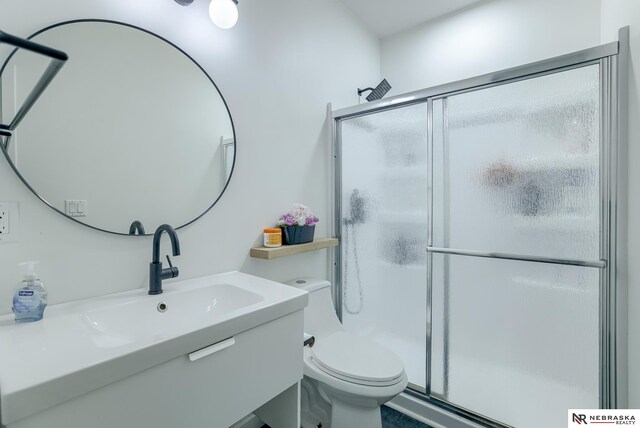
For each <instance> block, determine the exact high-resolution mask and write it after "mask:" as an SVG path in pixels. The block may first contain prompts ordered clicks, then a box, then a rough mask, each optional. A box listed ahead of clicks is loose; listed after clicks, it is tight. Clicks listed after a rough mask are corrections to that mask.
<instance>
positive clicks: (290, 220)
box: [277, 204, 320, 227]
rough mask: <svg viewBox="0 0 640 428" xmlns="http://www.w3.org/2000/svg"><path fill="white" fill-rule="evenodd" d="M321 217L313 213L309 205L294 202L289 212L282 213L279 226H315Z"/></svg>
mask: <svg viewBox="0 0 640 428" xmlns="http://www.w3.org/2000/svg"><path fill="white" fill-rule="evenodd" d="M319 221H320V219H319V218H318V217H316V216H314V215H313V213H312V212H311V210H310V209H309V207H307V206H305V205H302V204H293V206H292V207H291V209H290V210H289V212H287V213H286V214H282V216H280V218H279V219H278V222H277V224H278V226H280V227H287V226H305V225H306V226H313V225H315V224H316V223H318V222H319Z"/></svg>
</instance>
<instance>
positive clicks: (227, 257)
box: [0, 0, 380, 313]
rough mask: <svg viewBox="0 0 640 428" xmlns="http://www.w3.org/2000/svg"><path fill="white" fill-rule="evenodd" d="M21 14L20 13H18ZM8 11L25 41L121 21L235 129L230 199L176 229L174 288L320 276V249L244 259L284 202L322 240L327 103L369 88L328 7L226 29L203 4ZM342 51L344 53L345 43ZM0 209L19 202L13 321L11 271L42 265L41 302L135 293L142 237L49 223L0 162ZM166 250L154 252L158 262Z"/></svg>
mask: <svg viewBox="0 0 640 428" xmlns="http://www.w3.org/2000/svg"><path fill="white" fill-rule="evenodd" d="M27 3H28V4H27ZM27 3H25V2H23V1H19V0H6V1H3V2H1V3H0V28H2V30H4V31H6V32H9V33H13V34H17V35H21V36H27V35H29V34H31V33H33V32H34V31H36V30H38V29H40V28H42V27H44V26H47V25H50V24H53V23H56V22H59V21H63V20H69V19H77V18H89V17H91V18H106V19H114V20H121V21H126V22H129V23H133V24H136V25H139V26H141V27H144V28H146V29H149V30H151V31H154V32H156V33H158V34H160V35H162V36H164V37H166V38H168V39H169V40H171V41H173V42H174V43H176V44H177V45H178V46H180V47H182V48H183V49H185V50H186V51H187V52H188V53H189V54H190V55H192V56H193V57H194V58H195V59H196V60H197V61H198V62H199V63H200V64H201V65H202V66H203V67H204V68H205V69H206V70H207V72H208V73H209V74H210V75H211V76H212V78H213V79H214V80H215V81H216V83H217V84H218V86H219V88H220V90H221V92H222V94H223V95H224V96H225V98H226V100H227V102H228V104H229V108H230V110H231V113H232V115H233V119H234V122H235V126H236V130H237V142H238V146H237V158H238V160H237V165H236V170H235V172H234V176H233V177H232V179H231V183H230V185H229V188H228V189H227V192H226V193H225V195H224V196H223V197H222V199H221V200H220V202H219V205H218V206H216V207H215V208H214V209H213V210H212V211H211V212H210V213H208V214H207V215H206V216H205V217H204V218H202V219H201V220H199V221H198V222H196V223H195V224H193V225H192V226H190V227H188V228H186V229H184V230H181V231H179V235H180V240H181V244H182V254H183V255H182V256H180V257H177V258H176V259H175V260H174V262H175V264H176V265H177V266H178V267H179V268H180V271H181V277H182V278H190V277H197V276H201V275H205V274H211V273H216V272H224V271H229V270H236V269H238V270H242V271H244V272H248V273H253V274H257V275H260V276H263V277H266V278H270V279H274V280H286V279H290V278H292V277H295V276H298V275H316V276H319V277H325V276H326V267H327V263H326V254H325V252H324V251H319V252H315V253H307V254H303V255H299V256H295V257H292V258H286V259H281V260H276V261H263V260H256V259H251V258H249V255H248V254H249V248H250V247H252V246H254V245H257V244H258V243H259V242H260V240H259V239H260V238H261V233H262V229H263V228H264V227H266V226H272V225H273V224H274V222H275V220H276V218H277V217H278V215H279V214H280V213H281V212H282V211H283V210H285V209H287V208H288V207H289V205H290V204H291V203H293V202H302V203H306V204H307V205H309V206H311V207H312V208H314V209H315V211H316V214H317V215H318V216H319V217H320V218H321V222H320V224H319V225H318V227H317V231H316V233H317V234H318V235H319V236H323V235H326V234H327V225H328V221H327V220H328V217H329V212H328V209H329V208H328V207H329V205H328V186H327V184H326V183H327V182H328V172H327V171H328V156H327V153H328V152H327V135H326V132H325V131H324V128H323V126H324V119H325V114H326V104H327V102H330V101H331V102H333V103H334V104H335V105H336V106H338V107H341V106H347V105H351V104H355V103H356V102H357V95H355V89H356V88H357V87H358V86H362V85H363V84H365V83H366V82H371V81H375V80H377V79H378V78H379V63H380V57H379V44H378V40H377V38H376V37H375V36H373V35H372V34H371V33H370V32H368V31H367V30H366V29H364V28H363V27H362V26H361V25H360V24H359V22H358V21H356V20H355V19H354V18H352V16H351V15H350V14H349V12H348V11H347V9H346V8H344V7H343V6H342V4H341V3H340V2H339V1H337V0H308V1H304V2H302V1H297V0H270V1H262V0H244V1H242V2H241V3H240V6H239V8H240V20H239V22H238V25H237V26H236V27H235V28H234V29H232V30H228V31H223V30H219V29H217V28H216V27H215V26H214V25H213V24H212V23H211V21H210V20H209V18H208V14H207V6H208V2H207V1H196V2H194V4H193V5H192V6H190V7H188V8H185V7H181V6H179V5H177V4H176V3H175V2H174V1H172V0H164V1H154V0H136V1H130V0H62V1H56V2H51V1H47V0H32V1H29V2H27ZM345 41H347V42H345ZM0 201H19V202H20V209H21V227H20V229H21V230H20V232H21V236H20V241H19V242H18V243H3V244H0V313H10V312H11V309H10V305H11V296H12V293H13V287H14V285H15V284H16V283H17V281H19V280H20V278H21V272H20V270H19V268H18V266H17V264H18V263H19V262H21V261H23V260H27V259H36V260H40V261H41V266H40V269H39V271H40V274H41V277H42V279H43V281H44V282H45V283H46V284H47V286H48V288H49V293H50V301H51V303H58V302H62V301H69V300H75V299H80V298H83V297H89V296H97V295H102V294H105V293H111V292H117V291H121V290H128V289H133V288H137V287H145V286H146V285H147V280H148V263H149V261H150V258H151V239H150V238H128V237H121V236H111V235H107V234H104V233H100V232H96V231H93V230H91V229H89V228H85V227H82V226H80V225H78V224H75V223H73V222H72V221H70V220H68V219H66V218H64V217H62V216H60V215H58V214H56V213H54V212H53V211H51V210H50V209H49V208H48V207H46V206H45V205H44V204H43V203H42V202H40V201H39V200H38V199H36V197H35V196H33V195H32V194H31V193H30V192H29V191H28V190H27V189H26V188H25V187H24V185H23V184H22V183H21V182H20V181H19V180H18V178H17V177H16V176H15V174H14V173H13V172H12V171H11V169H10V168H9V166H8V164H7V163H6V162H5V161H4V160H1V161H0ZM167 244H168V242H165V243H164V245H165V247H164V248H163V250H164V251H165V252H168V247H167Z"/></svg>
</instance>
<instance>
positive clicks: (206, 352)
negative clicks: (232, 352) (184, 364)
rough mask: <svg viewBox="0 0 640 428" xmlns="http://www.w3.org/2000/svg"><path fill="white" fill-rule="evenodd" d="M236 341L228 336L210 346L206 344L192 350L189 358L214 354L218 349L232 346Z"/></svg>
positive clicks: (197, 358) (193, 359)
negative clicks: (203, 346) (204, 346)
mask: <svg viewBox="0 0 640 428" xmlns="http://www.w3.org/2000/svg"><path fill="white" fill-rule="evenodd" d="M235 343H236V340H235V339H234V338H233V337H230V338H228V339H226V340H223V341H222V342H218V343H214V344H213V345H211V346H207V347H206V348H202V349H199V350H197V351H193V352H192V353H190V354H189V359H190V360H191V361H196V360H199V359H200V358H204V357H206V356H207V355H211V354H215V353H216V352H218V351H222V350H223V349H226V348H228V347H230V346H233V345H234V344H235Z"/></svg>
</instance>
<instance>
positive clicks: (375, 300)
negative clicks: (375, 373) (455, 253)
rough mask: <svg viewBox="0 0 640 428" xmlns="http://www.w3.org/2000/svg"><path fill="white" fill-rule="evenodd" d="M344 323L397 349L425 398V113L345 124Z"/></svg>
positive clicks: (400, 112)
mask: <svg viewBox="0 0 640 428" xmlns="http://www.w3.org/2000/svg"><path fill="white" fill-rule="evenodd" d="M341 133H342V141H343V144H342V153H341V158H342V164H343V168H342V190H341V193H342V197H341V199H342V204H341V205H342V216H341V219H340V223H341V229H342V234H341V235H342V239H341V247H340V249H341V253H342V269H341V273H342V278H341V284H342V296H341V300H342V322H343V324H344V326H345V328H346V329H347V330H349V331H352V332H356V333H357V334H360V335H363V336H367V337H369V338H371V339H373V340H375V341H377V342H378V343H380V344H382V345H384V346H386V347H387V348H389V349H393V350H394V351H395V352H396V353H397V354H398V355H399V356H400V357H401V358H402V360H403V361H404V364H405V370H406V372H407V375H408V377H409V382H410V383H411V384H412V385H413V387H414V388H417V389H419V390H422V391H424V388H425V386H426V384H425V380H426V377H425V370H426V353H427V344H426V336H427V332H426V328H427V317H426V306H425V302H426V291H427V287H426V285H427V264H426V259H427V257H426V252H425V248H426V246H427V105H426V103H422V104H417V105H413V106H410V107H405V108H399V109H394V110H388V111H385V112H381V113H377V114H371V115H367V116H362V117H357V118H353V119H350V120H345V121H344V122H343V123H342V124H341Z"/></svg>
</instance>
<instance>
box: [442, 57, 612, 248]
mask: <svg viewBox="0 0 640 428" xmlns="http://www.w3.org/2000/svg"><path fill="white" fill-rule="evenodd" d="M599 97H600V92H599V70H598V66H596V65H594V66H588V67H583V68H578V69H573V70H569V71H565V72H561V73H556V74H551V75H547V76H542V77H538V78H535V79H529V80H523V81H520V82H515V83H510V84H506V85H501V86H495V87H492V88H488V89H483V90H479V91H474V92H469V93H464V94H460V95H455V96H452V97H449V98H447V99H445V100H439V101H437V102H435V103H434V207H435V210H436V212H434V221H436V220H437V221H436V222H435V223H434V225H435V229H436V235H435V241H434V245H436V246H446V247H451V248H462V249H473V250H481V251H494V252H506V253H517V254H525V255H543V256H555V257H560V258H573V259H589V260H598V259H599V258H600V257H599V246H598V243H599V221H600V219H599V159H600V138H599V135H600V129H599V115H600V112H599V108H600V106H599V105H600V104H599V103H600V101H599V100H600V98H599Z"/></svg>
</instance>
